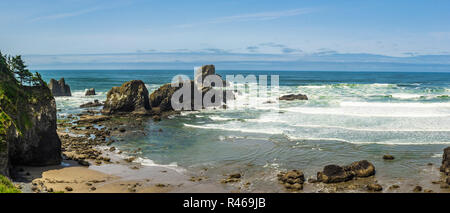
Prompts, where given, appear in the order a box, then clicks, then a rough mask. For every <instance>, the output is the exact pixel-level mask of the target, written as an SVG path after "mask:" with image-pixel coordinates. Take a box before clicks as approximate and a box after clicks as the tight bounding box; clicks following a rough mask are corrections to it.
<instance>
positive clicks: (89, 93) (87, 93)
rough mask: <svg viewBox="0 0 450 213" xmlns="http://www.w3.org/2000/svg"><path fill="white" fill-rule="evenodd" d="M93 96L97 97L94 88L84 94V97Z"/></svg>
mask: <svg viewBox="0 0 450 213" xmlns="http://www.w3.org/2000/svg"><path fill="white" fill-rule="evenodd" d="M91 95H95V89H94V88H90V89H87V90H86V92H85V93H84V96H91Z"/></svg>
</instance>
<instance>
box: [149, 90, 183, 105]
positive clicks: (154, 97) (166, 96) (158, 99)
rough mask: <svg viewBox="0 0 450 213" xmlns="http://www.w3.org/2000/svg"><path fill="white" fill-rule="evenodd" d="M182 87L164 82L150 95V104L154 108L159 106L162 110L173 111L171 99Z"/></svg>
mask: <svg viewBox="0 0 450 213" xmlns="http://www.w3.org/2000/svg"><path fill="white" fill-rule="evenodd" d="M179 88H181V86H180V87H172V85H171V84H164V85H163V86H161V87H160V88H158V89H157V90H155V91H154V92H153V93H152V94H151V95H150V105H151V107H152V108H157V109H159V111H161V112H165V111H172V110H173V108H172V104H171V101H170V100H171V99H172V95H173V94H174V93H175V92H176V91H177V90H178V89H179Z"/></svg>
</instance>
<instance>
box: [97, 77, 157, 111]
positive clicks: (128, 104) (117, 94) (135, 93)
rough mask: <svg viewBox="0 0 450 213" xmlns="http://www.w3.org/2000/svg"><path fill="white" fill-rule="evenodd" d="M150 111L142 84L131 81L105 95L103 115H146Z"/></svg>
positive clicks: (147, 97)
mask: <svg viewBox="0 0 450 213" xmlns="http://www.w3.org/2000/svg"><path fill="white" fill-rule="evenodd" d="M150 110H151V106H150V102H149V95H148V90H147V88H146V87H145V84H144V82H142V81H140V80H133V81H129V82H126V83H124V84H123V85H122V86H120V87H113V88H112V89H111V90H110V91H109V92H108V94H107V99H106V101H105V104H104V106H103V109H102V113H103V114H107V115H111V114H120V113H134V114H148V113H149V111H150Z"/></svg>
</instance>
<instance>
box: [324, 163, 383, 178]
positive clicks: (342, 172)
mask: <svg viewBox="0 0 450 213" xmlns="http://www.w3.org/2000/svg"><path fill="white" fill-rule="evenodd" d="M373 175H375V166H374V165H373V164H372V163H370V162H369V161H366V160H362V161H357V162H353V163H352V164H350V165H348V166H343V167H341V166H338V165H327V166H325V167H324V168H323V171H322V172H318V173H317V180H318V181H320V182H323V183H339V182H346V181H349V180H352V179H353V178H355V177H369V176H373Z"/></svg>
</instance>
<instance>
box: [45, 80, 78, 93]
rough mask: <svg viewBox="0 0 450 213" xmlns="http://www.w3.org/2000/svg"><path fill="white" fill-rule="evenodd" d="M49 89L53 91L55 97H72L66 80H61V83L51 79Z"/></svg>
mask: <svg viewBox="0 0 450 213" xmlns="http://www.w3.org/2000/svg"><path fill="white" fill-rule="evenodd" d="M48 87H49V88H50V90H51V91H52V94H53V96H54V97H58V96H72V93H71V92H70V86H69V85H67V84H66V81H65V80H64V78H61V79H60V80H59V81H57V80H55V79H51V80H50V83H49V84H48Z"/></svg>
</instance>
